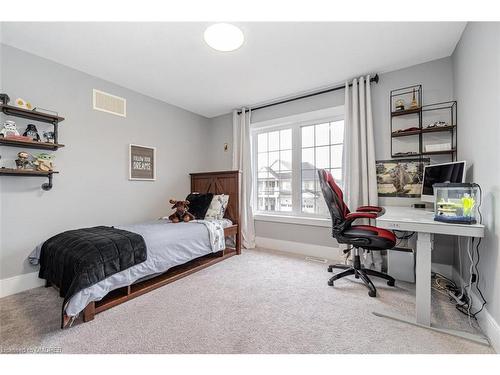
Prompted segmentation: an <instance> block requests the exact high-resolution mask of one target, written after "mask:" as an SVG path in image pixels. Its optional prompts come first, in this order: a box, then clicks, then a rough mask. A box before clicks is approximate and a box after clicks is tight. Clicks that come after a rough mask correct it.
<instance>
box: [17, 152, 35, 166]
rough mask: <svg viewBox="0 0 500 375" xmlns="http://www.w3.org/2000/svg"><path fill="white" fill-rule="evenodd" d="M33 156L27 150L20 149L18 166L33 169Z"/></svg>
mask: <svg viewBox="0 0 500 375" xmlns="http://www.w3.org/2000/svg"><path fill="white" fill-rule="evenodd" d="M31 158H32V156H31V155H30V154H29V153H27V152H26V151H20V152H18V153H17V159H16V160H15V162H16V168H17V169H26V170H33V162H32V161H31V160H30V159H31Z"/></svg>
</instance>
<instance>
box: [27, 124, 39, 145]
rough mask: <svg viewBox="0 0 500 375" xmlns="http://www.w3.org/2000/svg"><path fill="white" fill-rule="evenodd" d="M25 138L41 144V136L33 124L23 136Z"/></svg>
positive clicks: (29, 125)
mask: <svg viewBox="0 0 500 375" xmlns="http://www.w3.org/2000/svg"><path fill="white" fill-rule="evenodd" d="M23 135H24V136H25V137H30V138H31V140H32V141H34V142H40V135H39V134H38V130H37V129H36V126H35V125H33V124H28V127H27V128H26V130H25V131H24V134H23Z"/></svg>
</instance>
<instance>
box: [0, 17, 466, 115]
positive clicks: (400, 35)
mask: <svg viewBox="0 0 500 375" xmlns="http://www.w3.org/2000/svg"><path fill="white" fill-rule="evenodd" d="M235 24H236V25H237V26H239V27H240V28H241V29H242V30H243V32H244V34H245V43H244V44H243V46H242V47H241V48H240V49H238V50H236V51H233V52H217V51H215V50H212V49H211V48H210V47H208V46H207V45H206V44H205V42H204V40H203V32H204V30H205V28H206V27H207V26H208V25H210V23H201V22H179V23H172V22H170V23H145V22H139V23H132V22H128V23H121V22H120V23H111V22H105V23H94V22H90V23H87V22H79V23H71V22H68V23H63V22H39V23H24V22H15V23H3V24H2V27H3V33H2V34H3V36H2V37H3V43H5V44H8V45H11V46H13V47H16V48H19V49H22V50H25V51H28V52H31V53H33V54H36V55H39V56H42V57H45V58H47V59H50V60H53V61H56V62H58V63H61V64H64V65H68V66H70V67H73V68H75V69H78V70H80V71H83V72H86V73H88V74H91V75H93V76H96V77H99V78H102V79H105V80H107V81H111V82H114V83H116V84H119V85H121V86H124V87H127V88H129V89H132V90H135V91H138V92H140V93H142V94H146V95H149V96H151V97H154V98H157V99H160V100H162V101H165V102H167V103H170V104H173V105H176V106H179V107H181V108H184V109H187V110H189V111H192V112H195V113H198V114H200V115H203V116H206V117H215V116H218V115H221V114H225V113H228V112H230V111H231V110H232V109H234V108H238V107H241V106H244V105H252V104H257V103H263V102H266V101H270V100H273V99H276V98H279V97H284V96H287V95H291V94H295V93H299V92H304V91H308V90H311V89H316V88H320V87H325V86H328V85H332V84H337V83H339V82H342V81H344V80H346V79H348V78H351V77H354V76H357V75H360V74H365V73H374V72H377V73H383V72H387V71H391V70H395V69H400V68H404V67H407V66H411V65H415V64H419V63H423V62H426V61H430V60H434V59H438V58H441V57H446V56H449V55H451V53H452V52H453V50H454V48H455V45H456V44H457V42H458V40H459V39H460V36H461V34H462V31H463V29H464V27H465V22H452V23H449V22H409V23H408V22H402V23H389V22H381V23H356V22H352V23H346V22H330V23H321V22H305V23H300V22H297V23H290V22H272V23H262V22H255V23H235Z"/></svg>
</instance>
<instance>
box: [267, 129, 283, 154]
mask: <svg viewBox="0 0 500 375" xmlns="http://www.w3.org/2000/svg"><path fill="white" fill-rule="evenodd" d="M268 134H269V151H277V150H279V149H280V132H271V133H268Z"/></svg>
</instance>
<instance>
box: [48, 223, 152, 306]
mask: <svg viewBox="0 0 500 375" xmlns="http://www.w3.org/2000/svg"><path fill="white" fill-rule="evenodd" d="M146 257H147V251H146V243H145V242H144V239H143V238H142V236H141V235H139V234H137V233H132V232H128V231H126V230H121V229H116V228H113V227H104V226H99V227H93V228H84V229H76V230H70V231H67V232H63V233H60V234H58V235H55V236H54V237H52V238H50V239H48V240H47V241H45V243H44V244H43V245H42V249H41V252H40V272H39V277H41V278H42V279H45V280H47V281H48V282H50V283H51V284H54V285H55V286H57V287H58V288H59V294H60V296H61V297H64V300H65V301H67V300H69V299H70V298H71V297H72V296H73V295H74V294H75V293H77V292H79V291H80V290H82V289H85V288H88V287H89V286H92V285H93V284H95V283H97V282H99V281H101V280H104V279H105V278H106V277H109V276H111V275H113V274H115V273H117V272H120V271H123V270H125V269H127V268H130V267H132V266H134V265H136V264H138V263H141V262H144V261H145V260H146Z"/></svg>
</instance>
